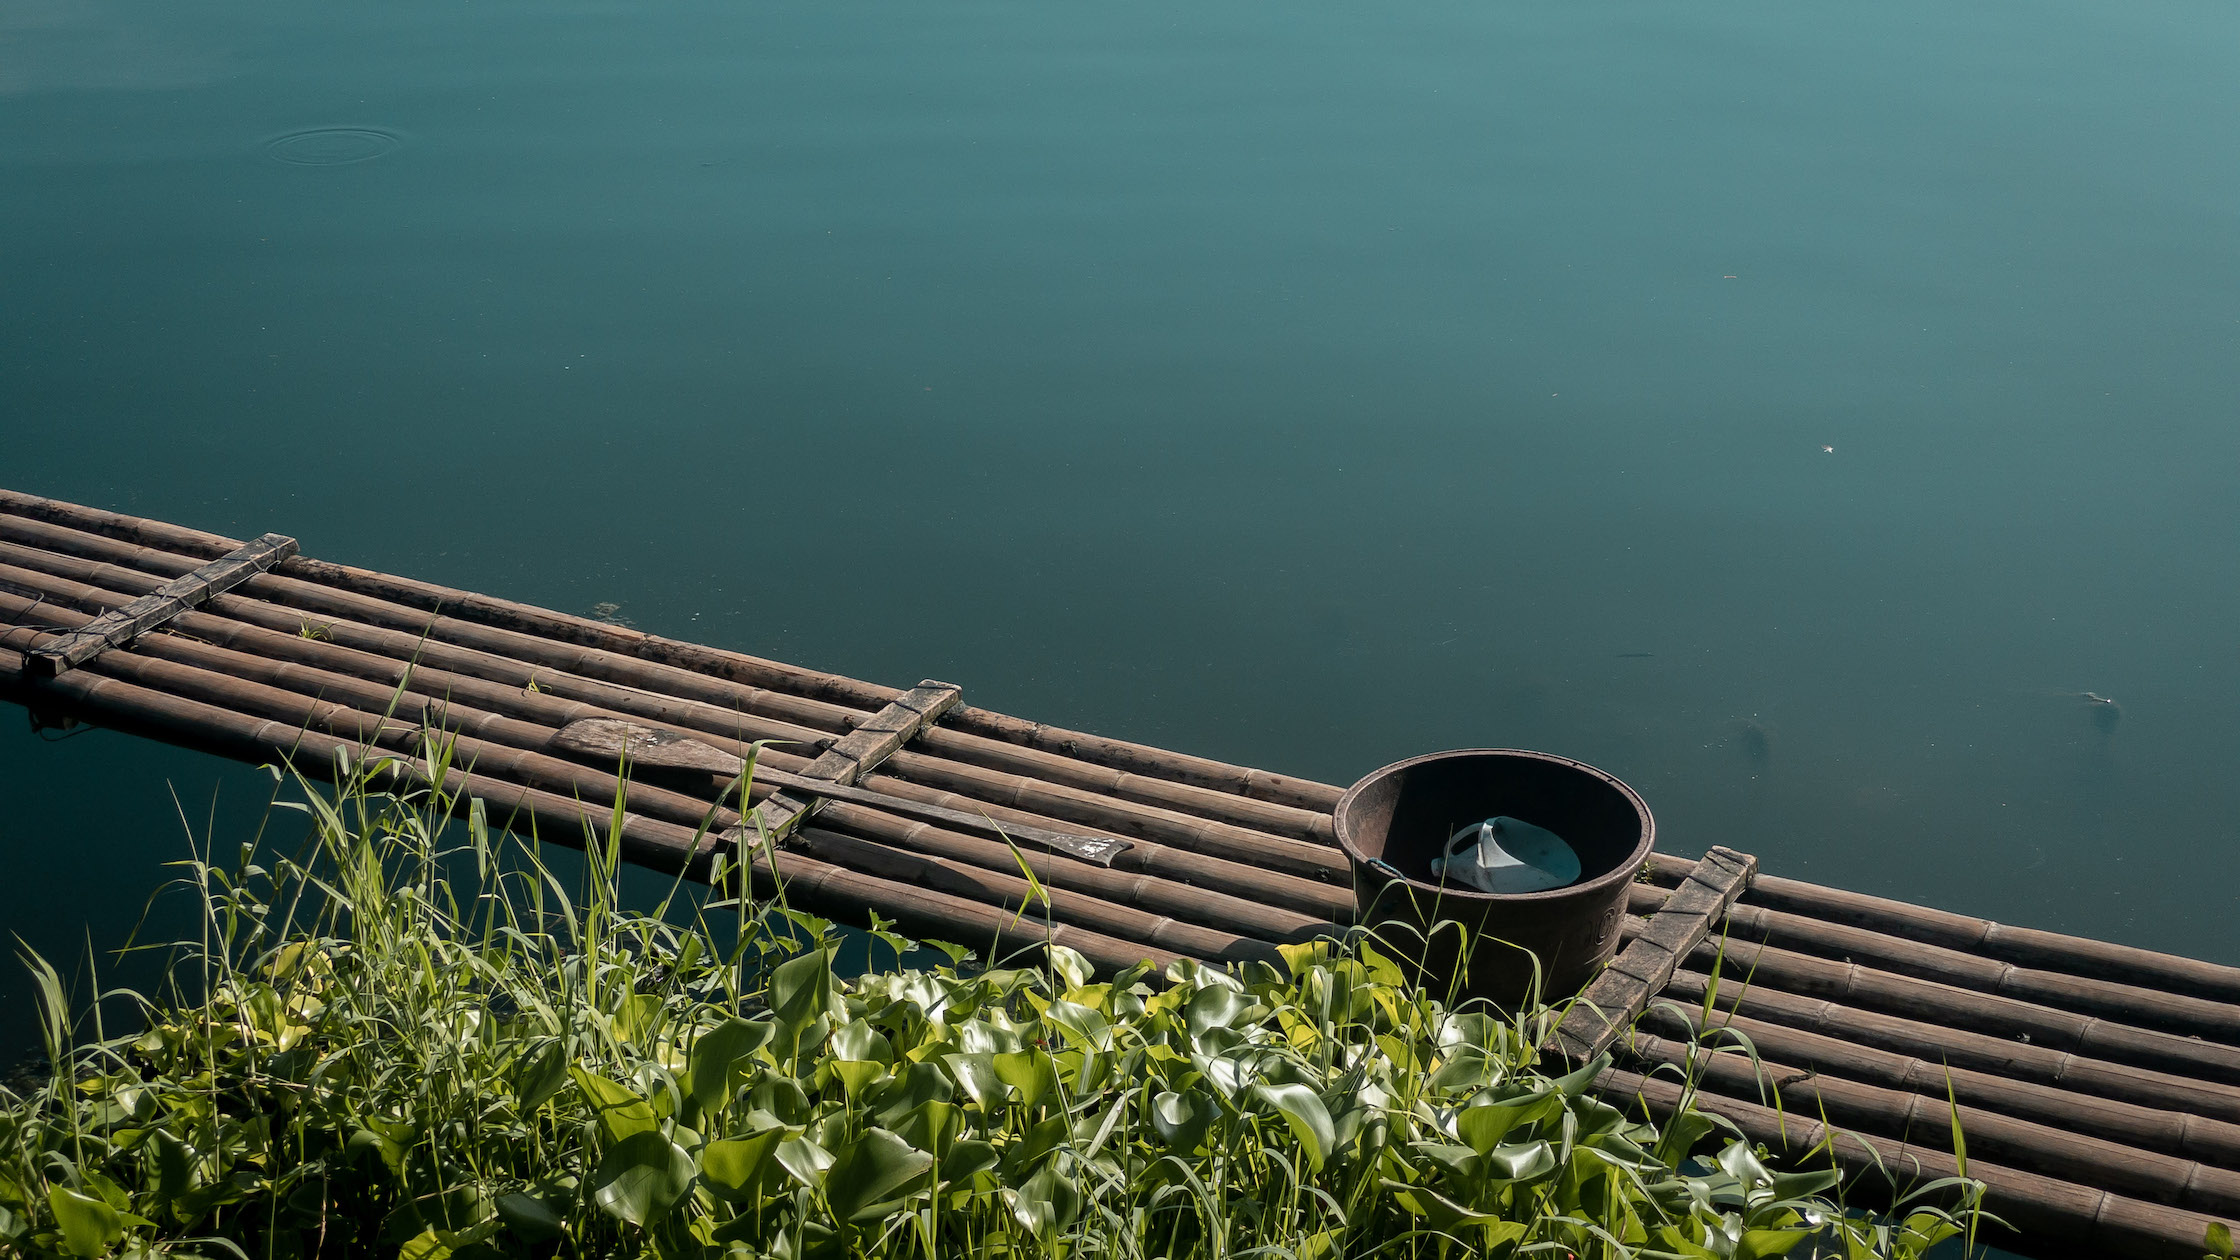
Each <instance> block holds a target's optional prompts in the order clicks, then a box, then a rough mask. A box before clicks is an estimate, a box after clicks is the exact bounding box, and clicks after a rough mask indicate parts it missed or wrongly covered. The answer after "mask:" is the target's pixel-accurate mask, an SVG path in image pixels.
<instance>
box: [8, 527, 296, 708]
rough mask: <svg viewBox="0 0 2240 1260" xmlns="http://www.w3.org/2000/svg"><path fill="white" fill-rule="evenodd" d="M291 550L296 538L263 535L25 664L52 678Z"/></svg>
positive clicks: (39, 651) (34, 652)
mask: <svg viewBox="0 0 2240 1260" xmlns="http://www.w3.org/2000/svg"><path fill="white" fill-rule="evenodd" d="M295 553H296V540H295V539H293V538H289V537H286V536H284V535H280V534H266V535H265V536H264V537H262V538H259V539H257V540H256V541H254V542H250V543H246V544H244V545H243V546H241V547H239V548H238V549H236V550H235V551H233V552H232V553H231V554H229V555H226V556H223V557H220V558H219V559H216V560H213V561H211V562H210V563H208V564H206V565H203V566H202V567H201V568H199V569H196V570H194V571H193V572H191V573H188V574H185V575H184V576H181V577H176V578H173V579H172V580H170V581H168V582H166V583H164V584H163V585H162V586H159V587H157V588H156V589H155V590H154V591H153V592H151V593H149V594H147V595H143V596H141V597H140V598H139V599H136V600H134V601H132V602H131V603H129V604H126V605H125V606H124V607H122V608H117V609H112V610H110V611H109V612H105V613H103V614H101V616H99V617H97V618H95V619H94V620H93V622H92V623H91V624H89V625H86V626H84V627H83V628H81V629H78V630H75V631H72V632H71V633H69V634H67V635H64V636H63V637H62V638H61V639H59V640H57V641H55V642H53V643H48V644H44V645H42V646H39V647H35V648H33V649H31V650H30V651H29V652H27V653H25V654H24V655H25V665H26V667H27V668H28V669H29V670H30V672H31V673H32V674H33V676H35V677H41V678H53V677H55V676H57V675H59V674H61V673H63V672H65V671H67V670H71V669H75V668H77V667H78V666H80V665H83V664H85V663H86V662H87V661H90V660H92V659H93V658H94V657H96V656H98V655H100V654H101V653H103V652H106V651H108V650H109V649H110V648H113V647H115V646H117V645H118V644H120V643H125V642H129V641H130V640H132V639H136V638H138V637H140V636H141V635H143V634H146V633H147V632H148V631H150V630H153V629H155V628H156V627H157V626H160V625H162V624H163V623H164V622H166V621H169V620H171V619H172V618H173V617H176V616H178V615H179V614H180V613H183V612H185V611H187V610H188V609H190V608H195V607H199V606H200V605H202V604H204V603H206V602H208V601H209V599H210V598H211V597H212V596H214V595H220V594H223V593H225V592H226V591H230V590H232V589H233V588H234V587H236V586H239V585H241V584H242V583H243V582H246V581H248V580H249V579H250V578H253V577H255V576H257V575H258V574H259V573H262V572H264V571H265V570H267V569H270V568H271V567H272V566H273V565H276V564H278V563H280V562H281V561H282V560H285V559H287V558H288V557H289V556H292V555H294V554H295Z"/></svg>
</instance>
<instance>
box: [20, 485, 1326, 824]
mask: <svg viewBox="0 0 2240 1260" xmlns="http://www.w3.org/2000/svg"><path fill="white" fill-rule="evenodd" d="M0 513H4V514H7V515H9V516H13V517H15V518H17V519H18V520H21V521H30V522H44V523H48V524H53V525H59V526H63V527H65V528H67V529H70V530H72V531H74V532H78V533H82V534H86V535H94V536H99V537H103V538H109V539H117V540H122V541H126V542H132V543H137V544H139V545H141V546H143V547H145V548H149V549H152V550H161V551H168V552H175V553H177V554H178V555H181V556H184V557H188V558H190V559H193V560H196V561H198V562H199V561H202V560H208V559H211V558H213V557H215V556H219V555H223V554H225V553H226V552H227V551H230V550H232V549H233V548H234V547H235V546H238V545H239V544H238V543H237V542H236V541H235V540H233V539H228V538H224V537H221V536H219V535H215V534H209V533H204V532H202V531H200V530H191V529H186V528H184V527H181V526H177V525H170V524H166V523H164V522H160V521H151V520H144V519H142V518H138V517H132V516H126V515H123V514H121V513H115V512H105V511H102V510H100V509H96V508H89V507H82V506H80V505H77V504H70V503H62V502H59V501H56V500H52V499H42V498H39V497H37V496H35V495H27V494H22V493H19V492H16V491H10V490H0ZM277 572H278V573H279V574H282V575H285V576H289V577H299V578H303V579H306V580H308V581H312V582H316V583H320V584H323V585H327V586H330V587H335V588H339V589H356V590H360V591H364V592H367V593H369V594H374V595H377V596H378V595H383V594H384V593H385V594H386V596H387V597H388V598H390V599H392V600H393V601H395V602H397V603H400V604H403V605H406V606H408V607H415V608H418V609H420V610H421V611H424V612H433V611H436V610H438V609H442V610H445V611H448V612H450V613H451V614H452V615H454V616H456V617H460V618H463V619H467V620H476V621H480V622H482V623H483V624H486V625H490V626H496V627H510V628H520V629H525V630H527V631H528V632H529V633H531V634H532V635H536V636H540V637H544V638H546V639H548V640H555V641H559V642H572V643H576V644H579V645H582V646H597V647H600V648H602V649H604V650H607V651H610V652H615V653H619V654H623V655H628V656H635V657H637V658H639V659H641V660H644V661H649V662H654V663H659V664H667V665H672V666H678V667H681V668H683V669H686V670H689V671H693V672H696V673H704V674H712V675H715V676H717V677H722V678H728V679H731V680H733V681H735V682H740V681H743V682H746V683H748V684H749V685H750V686H756V687H762V688H768V689H773V690H782V691H784V692H786V693H788V694H792V695H797V696H803V697H807V698H810V699H813V700H822V701H825V702H827V703H830V704H834V705H836V706H842V707H851V708H857V709H864V710H873V709H877V708H879V707H880V706H882V705H884V704H886V703H888V702H889V701H891V700H892V699H894V697H895V696H896V695H899V694H900V691H899V689H896V688H891V687H880V686H875V685H872V684H868V683H860V682H856V681H855V680H852V679H846V678H841V677H838V676H836V675H832V674H824V673H819V672H817V671H815V670H809V669H803V668H801V667H799V666H794V665H786V664H783V663H781V662H776V661H769V660H765V659H762V658H760V657H753V656H748V655H746V654H744V653H739V652H730V651H724V650H721V649H716V648H706V647H701V646H699V645H697V644H689V643H680V642H677V641H675V640H670V639H662V638H659V637H658V636H654V635H647V634H643V633H641V632H638V631H635V630H631V629H629V628H627V627H622V626H613V625H608V624H607V623H605V622H599V621H593V620H590V619H589V618H583V617H570V616H567V615H565V614H562V613H554V612H550V611H547V610H544V609H537V608H530V607H528V606H526V605H521V604H515V603H513V602H511V601H507V600H499V599H493V598H491V597H489V596H484V595H477V594H473V593H471V592H466V591H457V590H453V589H451V588H448V587H441V586H436V585H433V584H430V583H424V582H415V581H411V580H409V579H404V578H397V577H393V576H391V575H387V574H380V573H375V572H372V571H370V570H365V569H358V568H354V567H352V566H348V565H338V564H331V563H328V562H324V561H316V560H310V559H306V558H304V557H301V556H298V557H296V558H294V559H292V560H289V561H287V562H285V563H283V564H282V565H280V566H279V568H278V570H277ZM952 716H953V725H954V728H955V729H954V730H953V731H951V732H948V733H946V734H945V736H944V737H942V738H940V739H939V740H938V741H936V742H935V743H933V744H929V747H938V748H939V749H940V751H942V752H943V753H945V754H949V755H953V756H954V755H961V754H962V753H964V752H965V751H967V750H968V749H971V750H975V751H977V752H978V753H979V754H980V755H981V756H985V757H988V758H990V759H991V760H994V759H995V758H997V757H998V756H999V753H998V750H995V749H991V748H988V747H986V745H988V744H1009V745H1014V746H1018V747H1022V748H1026V749H1031V750H1034V751H1037V752H1042V753H1046V754H1056V755H1061V756H1063V757H1066V758H1069V759H1072V760H1077V761H1081V762H1086V763H1089V764H1090V765H1093V766H1096V767H1101V768H1103V769H1107V770H1110V771H1113V772H1115V773H1116V774H1117V775H1122V776H1132V777H1134V778H1138V779H1150V780H1163V781H1167V782H1171V783H1174V784H1180V785H1184V786H1189V787H1198V788H1204V789H1209V790H1211V791H1214V792H1217V793H1223V794H1234V795H1236V796H1240V797H1243V798H1245V799H1248V800H1254V801H1263V802H1268V803H1272V804H1276V805H1283V806H1289V807H1291V808H1292V809H1295V810H1298V811H1303V812H1306V813H1309V814H1325V815H1326V814H1328V813H1329V811H1330V809H1331V807H1332V806H1334V805H1335V804H1336V803H1337V799H1338V794H1339V793H1338V789H1336V788H1333V787H1330V786H1328V785H1326V784H1321V783H1314V782H1310V781H1307V780H1303V779H1295V778H1291V777H1289V776H1286V775H1277V774H1270V773H1269V772H1267V771H1264V770H1252V769H1247V768H1245V767H1242V766H1234V765H1229V764H1226V763H1224V762H1219V761H1213V760H1210V759H1208V758H1204V757H1193V756H1190V755H1188V754H1184V753H1176V752H1170V751H1168V750H1166V749H1161V748H1152V747H1149V746H1147V745H1143V744H1134V743H1129V742H1127V741H1125V740H1116V739H1110V738H1107V737H1104V736H1099V735H1091V734H1088V733H1086V732H1081V731H1070V730H1065V729H1063V728H1059V727H1052V726H1045V725H1043V724H1041V723H1037V722H1029V721H1025V720H1023V719H1020V718H1014V717H1008V716H1005V715H1003V714H999V713H992V712H989V711H987V710H984V709H976V708H971V707H969V706H968V707H963V708H960V709H958V710H956V711H955V713H954V714H953V715H952ZM966 737H971V738H972V739H976V740H977V743H973V742H969V741H968V739H967V738H966ZM970 759H972V760H975V761H976V762H978V761H979V757H973V758H970ZM997 768H1003V767H1001V766H998V767H997ZM1012 768H1013V769H1015V770H1017V771H1021V772H1029V773H1031V772H1033V770H1034V763H1032V762H1029V763H1028V764H1025V765H1016V766H1014V767H1012ZM1125 783H1126V780H1115V782H1114V784H1113V786H1115V787H1118V786H1122V785H1123V784H1125ZM1079 786H1085V787H1095V786H1099V785H1098V784H1096V783H1094V782H1086V783H1081V784H1079ZM1133 786H1135V787H1136V788H1138V789H1139V790H1140V789H1142V787H1143V785H1142V784H1140V783H1138V784H1134V785H1133ZM1117 794H1118V795H1122V796H1129V795H1131V793H1129V792H1125V791H1122V792H1118V793H1117ZM1199 803H1200V804H1201V805H1203V804H1204V801H1203V800H1200V802H1199ZM1239 821H1243V820H1241V819H1240V820H1239ZM1306 825H1307V826H1308V828H1309V830H1310V831H1311V832H1319V828H1318V827H1316V826H1315V825H1314V824H1312V823H1308V824H1306ZM1324 834H1326V833H1324Z"/></svg>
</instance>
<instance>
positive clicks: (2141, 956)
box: [1649, 853, 2240, 1003]
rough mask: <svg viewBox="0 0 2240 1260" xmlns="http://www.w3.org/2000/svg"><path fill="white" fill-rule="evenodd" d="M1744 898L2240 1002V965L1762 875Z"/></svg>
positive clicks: (1658, 862)
mask: <svg viewBox="0 0 2240 1260" xmlns="http://www.w3.org/2000/svg"><path fill="white" fill-rule="evenodd" d="M1649 865H1650V873H1651V875H1652V876H1653V877H1654V878H1655V879H1656V881H1657V882H1658V883H1659V884H1662V885H1667V886H1670V885H1674V884H1678V883H1679V882H1680V881H1681V880H1683V879H1685V878H1687V874H1688V872H1689V871H1690V870H1692V869H1694V867H1695V863H1694V862H1693V861H1692V860H1690V859H1687V858H1681V857H1676V856H1674V855H1671V854H1665V853H1660V854H1656V855H1653V856H1652V857H1651V858H1650V864H1649ZM1743 900H1744V901H1745V903H1747V904H1750V905H1755V906H1762V907H1764V908H1765V909H1767V910H1770V911H1781V912H1785V913H1787V914H1789V915H1791V916H1794V917H1796V918H1800V919H1804V920H1809V921H1811V922H1814V923H1819V924H1826V925H1830V926H1842V927H1850V928H1864V929H1867V930H1868V931H1872V932H1876V933H1880V934H1882V935H1884V936H1890V937H1896V938H1899V939H1902V940H1909V941H1917V942H1920V943H1922V944H1925V945H1937V946H1942V947H1944V948H1947V949H1954V950H1961V951H1964V952H1967V953H1970V954H1976V955H1980V956H1982V957H1984V958H1990V959H1996V960H1999V961H2002V962H2009V963H2013V964H2015V965H2017V966H2022V967H2038V968H2044V969H2046V970H2050V971H2058V972H2064V973H2066V974H2068V975H2072V976H2084V977H2089V978H2092V979H2096V980H2110V981H2114V982H2116V983H2118V984H2125V985H2133V986H2136V987H2139V988H2142V989H2157V990H2161V991H2163V992H2166V993H2174V994H2180V995H2183V996H2186V997H2193V998H2203V999H2207V1000H2209V1001H2212V1002H2225V1003H2231V1002H2240V967H2228V966H2225V965H2223V964H2220V963H2212V962H2204V961H2202V960H2200V959H2197V958H2182V957H2179V956H2178V955H2176V954H2164V953H2158V952H2156V951H2154V950H2151V949H2140V948H2137V947H2136V946H2131V945H2117V944H2114V943H2112V942H2109V941H2095V940H2091V939H2089V938H2087V937H2082V936H2066V935H2063V934H2062V933H2059V932H2044V931H2039V930H2037V929H2035V928H2018V927H2009V926H2007V925H2006V924H2004V923H1994V922H1992V921H1991V920H1989V919H1978V918H1974V917H1972V916H1969V915H1964V914H1954V913H1952V912H1950V911H1946V910H1936V909H1932V908H1930V907H1928V906H1917V905H1913V904H1911V903H1909V902H1903V901H1891V900H1889V899H1888V898H1884V897H1870V896H1867V895H1865V894H1863V893H1855V892H1846V891H1844V890H1843V889H1840V888H1829V887H1826V886H1824V885H1821V884H1810V883H1806V882H1804V881H1802V880H1795V879H1783V878H1781V877H1779V876H1763V877H1760V878H1759V879H1758V880H1757V881H1756V882H1755V883H1754V884H1752V885H1751V888H1750V892H1749V894H1748V895H1747V896H1745V897H1744V898H1743Z"/></svg>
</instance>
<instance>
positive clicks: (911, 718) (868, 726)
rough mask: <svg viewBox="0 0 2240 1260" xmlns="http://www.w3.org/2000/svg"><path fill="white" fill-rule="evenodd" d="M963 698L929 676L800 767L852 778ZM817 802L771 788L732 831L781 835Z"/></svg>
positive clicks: (827, 777) (749, 836) (811, 775)
mask: <svg viewBox="0 0 2240 1260" xmlns="http://www.w3.org/2000/svg"><path fill="white" fill-rule="evenodd" d="M963 699H964V692H963V691H962V690H961V689H960V688H958V687H956V686H954V685H953V684H950V683H945V682H935V681H934V680H933V679H931V678H928V679H926V680H924V681H923V682H920V683H919V684H918V685H917V686H915V687H912V688H911V689H910V690H908V691H905V692H903V693H902V694H901V695H899V696H897V697H895V699H894V703H892V704H890V705H888V706H887V707H886V708H884V709H881V710H879V711H878V712H877V713H874V714H872V715H871V716H870V717H869V718H867V719H865V721H864V723H863V725H861V726H858V727H857V728H856V729H854V730H853V731H850V732H848V734H847V735H845V736H844V737H842V738H841V739H839V740H836V741H834V743H833V745H832V747H830V748H828V749H826V750H825V751H824V754H823V755H822V756H820V757H818V758H817V759H816V760H815V761H812V762H810V763H809V764H808V765H806V766H804V767H802V769H801V777H802V778H804V779H822V780H824V781H825V782H827V783H837V784H842V785H846V784H851V783H854V782H856V781H857V780H859V779H861V778H862V777H863V776H864V775H865V774H867V773H869V772H870V770H871V768H872V767H873V766H876V765H878V764H879V763H880V762H882V761H885V760H886V759H887V758H889V757H891V756H893V755H894V753H895V750H896V749H898V748H900V747H902V746H903V745H904V744H906V743H908V742H910V737H911V736H913V735H915V734H917V733H918V732H919V731H921V730H923V729H925V728H926V727H928V726H931V725H932V724H933V723H934V722H936V721H938V720H939V719H940V717H941V715H942V714H944V713H947V712H948V711H949V710H951V709H953V708H955V707H956V706H957V705H958V704H959V703H960V702H961V701H963ZM816 807H817V798H816V797H813V796H806V795H804V796H796V795H794V794H793V793H791V792H774V793H772V794H771V795H769V796H766V797H764V798H763V799H762V803H761V804H759V805H756V806H755V807H754V811H753V812H752V813H750V814H748V815H747V817H746V818H745V820H744V821H743V822H742V823H741V824H740V825H739V826H738V827H737V828H736V829H734V831H733V832H732V835H733V837H734V838H736V839H743V840H745V841H748V842H750V843H752V842H756V841H759V840H761V839H762V838H763V837H765V836H767V837H769V838H770V839H771V840H773V841H775V840H779V839H782V838H784V837H785V836H786V835H787V833H789V832H791V831H792V830H793V829H794V828H796V827H798V826H800V825H801V823H802V821H803V820H804V819H806V818H807V817H808V816H809V814H810V812H811V811H812V810H814V809H816Z"/></svg>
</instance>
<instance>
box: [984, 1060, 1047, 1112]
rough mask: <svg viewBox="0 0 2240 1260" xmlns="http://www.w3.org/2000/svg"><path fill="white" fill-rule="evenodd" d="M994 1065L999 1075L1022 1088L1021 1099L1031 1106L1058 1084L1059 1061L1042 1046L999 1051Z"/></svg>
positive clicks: (1016, 1088) (1014, 1086)
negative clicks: (1008, 1052) (1007, 1051)
mask: <svg viewBox="0 0 2240 1260" xmlns="http://www.w3.org/2000/svg"><path fill="white" fill-rule="evenodd" d="M994 1066H995V1070H996V1077H997V1079H999V1080H1001V1081H1002V1082H1003V1083H1004V1084H1006V1085H1009V1086H1010V1087H1011V1088H1013V1089H1015V1090H1018V1091H1019V1101H1020V1102H1022V1103H1025V1104H1026V1105H1027V1107H1028V1108H1030V1109H1031V1108H1033V1106H1034V1105H1035V1104H1036V1103H1038V1102H1041V1101H1042V1096H1043V1095H1045V1094H1047V1093H1049V1092H1050V1091H1051V1090H1053V1089H1056V1088H1057V1087H1058V1065H1057V1064H1055V1063H1053V1062H1051V1060H1050V1056H1049V1055H1048V1054H1047V1053H1045V1052H1043V1051H1040V1050H1021V1051H1019V1052H1018V1053H1016V1054H999V1055H996V1056H995V1057H994Z"/></svg>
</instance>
